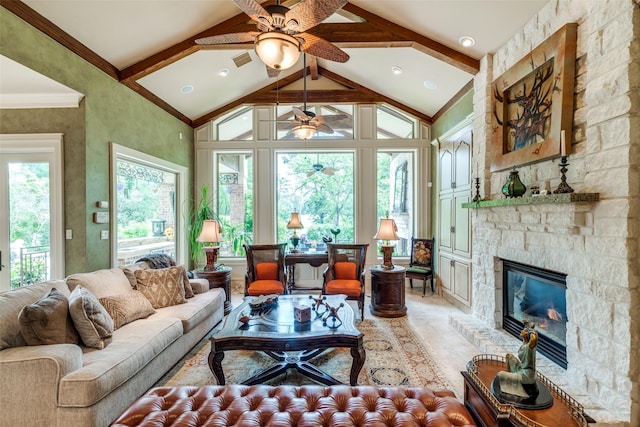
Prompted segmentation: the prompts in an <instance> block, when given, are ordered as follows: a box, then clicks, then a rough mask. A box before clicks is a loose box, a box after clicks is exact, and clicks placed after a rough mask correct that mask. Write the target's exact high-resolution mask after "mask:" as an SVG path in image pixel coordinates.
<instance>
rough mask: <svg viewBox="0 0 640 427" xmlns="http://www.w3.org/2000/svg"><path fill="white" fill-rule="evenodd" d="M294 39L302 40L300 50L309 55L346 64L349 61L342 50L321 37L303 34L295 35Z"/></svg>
mask: <svg viewBox="0 0 640 427" xmlns="http://www.w3.org/2000/svg"><path fill="white" fill-rule="evenodd" d="M296 38H298V39H302V46H301V49H302V51H303V52H306V53H308V54H309V55H313V56H317V57H318V58H323V59H327V60H329V61H334V62H347V61H348V60H349V55H347V53H346V52H345V51H344V50H342V49H340V48H339V47H338V46H335V45H333V44H331V43H330V42H328V41H326V40H325V39H323V38H321V37H317V36H314V35H313V34H309V33H303V34H298V35H296Z"/></svg>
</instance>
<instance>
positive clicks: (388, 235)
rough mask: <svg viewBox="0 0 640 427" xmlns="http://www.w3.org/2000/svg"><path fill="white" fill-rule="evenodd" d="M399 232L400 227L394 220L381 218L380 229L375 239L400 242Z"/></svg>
mask: <svg viewBox="0 0 640 427" xmlns="http://www.w3.org/2000/svg"><path fill="white" fill-rule="evenodd" d="M397 231H398V227H397V226H396V222H395V221H394V220H393V218H380V228H379V229H378V232H377V233H376V235H375V236H373V238H374V239H376V240H400V237H399V236H398V234H397V233H396V232H397Z"/></svg>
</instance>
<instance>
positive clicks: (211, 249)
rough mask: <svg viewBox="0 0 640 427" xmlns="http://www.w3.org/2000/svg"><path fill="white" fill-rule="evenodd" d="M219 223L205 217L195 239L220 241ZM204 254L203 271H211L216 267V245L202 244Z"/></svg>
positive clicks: (206, 241)
mask: <svg viewBox="0 0 640 427" xmlns="http://www.w3.org/2000/svg"><path fill="white" fill-rule="evenodd" d="M220 231H222V229H221V228H220V223H219V222H218V221H216V220H213V219H207V220H204V221H203V222H202V231H201V232H200V235H199V236H198V238H197V239H196V240H197V241H198V242H202V243H218V242H222V236H221V235H220ZM203 249H204V254H205V255H206V256H207V265H205V266H204V270H205V271H212V270H215V269H216V261H217V259H218V246H217V245H216V246H213V245H210V246H209V245H207V246H204V248H203Z"/></svg>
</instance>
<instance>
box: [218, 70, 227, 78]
mask: <svg viewBox="0 0 640 427" xmlns="http://www.w3.org/2000/svg"><path fill="white" fill-rule="evenodd" d="M218 75H219V76H220V77H227V76H228V75H229V69H228V68H223V69H221V70H220V71H218Z"/></svg>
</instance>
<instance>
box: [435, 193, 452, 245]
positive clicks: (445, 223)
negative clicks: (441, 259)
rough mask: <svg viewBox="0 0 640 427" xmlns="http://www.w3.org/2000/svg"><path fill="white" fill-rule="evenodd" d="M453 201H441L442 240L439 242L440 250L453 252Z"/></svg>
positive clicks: (444, 199) (449, 198) (448, 198)
mask: <svg viewBox="0 0 640 427" xmlns="http://www.w3.org/2000/svg"><path fill="white" fill-rule="evenodd" d="M452 203H453V199H452V198H451V197H445V198H441V199H440V239H439V242H437V243H438V244H439V245H440V248H444V249H447V250H451V244H452V241H451V234H452V233H451V226H452V224H451V219H452V217H451V205H452Z"/></svg>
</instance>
